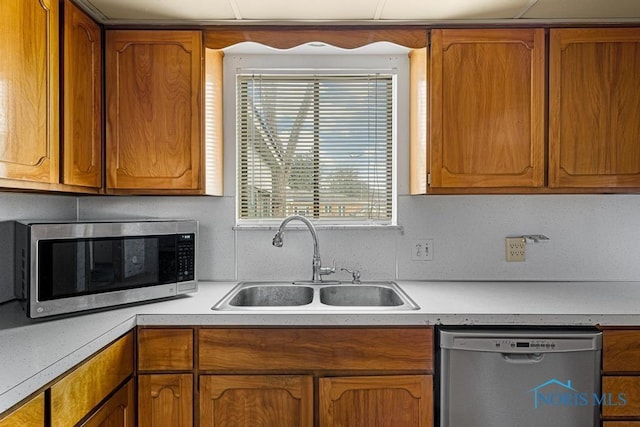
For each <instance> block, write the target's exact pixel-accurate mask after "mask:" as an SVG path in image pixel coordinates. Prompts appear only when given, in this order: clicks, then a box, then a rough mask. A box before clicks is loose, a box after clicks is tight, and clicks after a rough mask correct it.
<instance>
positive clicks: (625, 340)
mask: <svg viewBox="0 0 640 427" xmlns="http://www.w3.org/2000/svg"><path fill="white" fill-rule="evenodd" d="M602 369H603V370H604V371H605V372H640V331H636V330H619V331H616V330H605V331H603V334H602Z"/></svg>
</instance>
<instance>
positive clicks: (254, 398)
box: [200, 375, 313, 427]
mask: <svg viewBox="0 0 640 427" xmlns="http://www.w3.org/2000/svg"><path fill="white" fill-rule="evenodd" d="M200 425H201V426H202V427H233V426H261V427H311V426H313V378H312V377H310V376H292V375H203V376H201V377H200Z"/></svg>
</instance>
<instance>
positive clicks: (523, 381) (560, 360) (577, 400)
mask: <svg viewBox="0 0 640 427" xmlns="http://www.w3.org/2000/svg"><path fill="white" fill-rule="evenodd" d="M601 352H602V334H601V333H600V332H597V331H555V330H554V331H544V330H532V331H515V330H513V331H512V330H447V329H441V330H440V369H441V371H440V426H441V427H527V426H531V427H539V426H544V427H552V426H559V427H560V426H561V427H573V426H575V427H588V426H597V425H599V424H600V405H601V404H603V401H604V400H605V399H606V396H603V395H602V393H601V391H600V358H601ZM605 404H606V402H605Z"/></svg>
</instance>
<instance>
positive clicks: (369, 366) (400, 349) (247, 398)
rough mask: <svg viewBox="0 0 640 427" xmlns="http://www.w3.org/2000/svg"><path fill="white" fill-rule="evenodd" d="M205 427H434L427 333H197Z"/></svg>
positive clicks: (318, 330)
mask: <svg viewBox="0 0 640 427" xmlns="http://www.w3.org/2000/svg"><path fill="white" fill-rule="evenodd" d="M197 336H198V358H197V360H198V363H197V366H198V369H199V372H200V377H199V378H200V387H199V390H200V414H199V416H200V425H202V426H203V427H231V426H232V427H238V426H243V427H244V426H261V427H287V426H295V427H298V426H300V427H307V426H309V427H311V426H319V427H369V426H376V427H396V426H403V427H405V426H406V427H431V426H433V380H432V374H433V329H432V328H402V327H397V328H319V327H312V328H201V329H199V330H198V335H197Z"/></svg>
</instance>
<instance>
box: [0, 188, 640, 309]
mask: <svg viewBox="0 0 640 427" xmlns="http://www.w3.org/2000/svg"><path fill="white" fill-rule="evenodd" d="M76 202H77V206H76ZM398 205H399V206H398V222H399V225H400V226H401V227H402V230H399V229H382V230H319V232H318V234H319V236H320V244H321V252H322V257H323V261H324V263H325V264H330V263H331V262H332V260H334V259H335V261H336V263H337V265H338V267H347V268H356V269H359V270H361V271H362V276H363V278H364V279H409V280H412V279H416V280H614V281H616V280H638V281H640V196H639V195H575V196H574V195H540V196H534V195H527V196H418V197H415V196H408V195H406V193H405V194H404V195H401V196H400V198H399V204H398ZM76 209H78V211H79V212H80V217H81V218H83V219H90V218H94V219H99V218H130V217H157V218H193V219H196V220H198V221H199V223H200V242H199V255H198V268H199V270H198V277H199V278H200V279H201V280H259V279H280V278H286V279H300V278H303V279H305V278H309V277H310V274H311V254H312V247H311V238H310V236H309V233H308V232H307V231H304V230H291V231H287V233H286V236H285V245H284V247H283V248H275V247H273V246H272V245H271V239H272V237H273V234H274V232H273V230H264V231H256V230H234V229H233V226H234V215H235V200H234V197H232V196H226V197H221V198H216V197H152V196H145V197H91V196H87V197H80V198H77V199H76V198H75V197H71V196H55V195H42V194H17V193H0V221H9V220H13V219H27V218H34V219H38V218H43V219H44V218H47V219H70V218H71V219H72V218H75V217H76ZM521 234H545V235H547V236H549V237H550V238H551V241H550V242H549V243H544V244H534V245H527V261H526V262H524V263H507V262H506V261H505V249H504V238H505V236H509V235H521ZM0 235H1V236H2V239H0V250H2V254H3V256H0V302H1V301H4V300H7V299H10V298H11V295H12V289H13V264H12V262H13V261H12V258H11V253H12V249H11V248H12V246H13V234H12V229H11V228H10V224H9V223H6V222H2V223H0ZM415 238H432V239H434V259H433V261H411V257H410V251H411V248H412V242H413V239H415ZM336 277H339V278H342V279H345V280H346V279H348V277H349V276H348V275H347V274H346V273H340V274H339V275H336Z"/></svg>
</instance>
